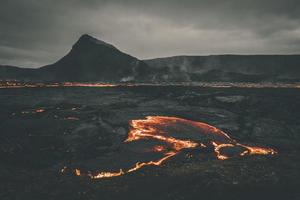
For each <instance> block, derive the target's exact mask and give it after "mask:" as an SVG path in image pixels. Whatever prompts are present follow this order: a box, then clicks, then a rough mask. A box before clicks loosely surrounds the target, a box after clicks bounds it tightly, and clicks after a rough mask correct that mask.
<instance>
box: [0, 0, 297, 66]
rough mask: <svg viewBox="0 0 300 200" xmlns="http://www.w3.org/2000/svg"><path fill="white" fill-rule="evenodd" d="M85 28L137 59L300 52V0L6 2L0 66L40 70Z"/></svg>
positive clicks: (1, 14)
mask: <svg viewBox="0 0 300 200" xmlns="http://www.w3.org/2000/svg"><path fill="white" fill-rule="evenodd" d="M84 33H88V34H91V35H93V36H94V37H97V38H98V39H101V40H103V41H106V42H109V43H112V44H113V45H115V46H116V47H117V48H119V49H120V50H122V51H125V52H127V53H129V54H131V55H133V56H135V57H138V58H140V59H144V58H154V57H164V56H172V55H208V54H229V53H230V54H231V53H232V54H300V1H299V0H1V2H0V64H10V65H18V66H23V67H38V66H42V65H46V64H50V63H53V62H55V61H56V60H58V59H59V58H61V57H62V56H63V55H65V54H66V53H67V52H68V51H69V50H70V48H71V46H72V44H73V43H75V42H76V40H77V39H78V37H80V35H82V34H84Z"/></svg>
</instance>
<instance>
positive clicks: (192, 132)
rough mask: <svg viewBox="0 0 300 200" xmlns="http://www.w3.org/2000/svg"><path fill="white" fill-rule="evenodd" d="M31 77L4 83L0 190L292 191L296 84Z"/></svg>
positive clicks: (174, 194) (60, 195) (299, 97)
mask: <svg viewBox="0 0 300 200" xmlns="http://www.w3.org/2000/svg"><path fill="white" fill-rule="evenodd" d="M6 85H7V84H6ZM8 85H9V84H8ZM32 85H34V84H32ZM35 86H36V87H24V86H22V87H21V86H20V85H19V87H3V88H2V89H0V109H1V113H0V119H1V123H0V130H1V135H0V137H1V140H0V143H1V145H0V147H1V149H0V155H1V164H0V175H1V176H0V177H1V179H0V181H1V187H0V194H1V196H0V198H1V199H3V200H4V199H70V200H71V199H72V200H75V199H109V200H110V199H162V200H164V199H200V198H204V199H221V198H223V197H226V198H227V199H229V198H230V199H298V198H299V195H300V193H299V185H300V181H299V180H300V173H299V166H300V158H299V153H300V135H299V131H300V127H299V124H300V123H299V122H300V112H299V107H300V93H299V88H297V87H291V88H289V87H279V88H277V87H275V88H270V87H268V86H263V85H261V87H236V86H232V87H221V85H219V86H218V87H216V86H215V85H211V87H209V86H187V85H180V84H177V85H138V84H136V85H125V84H124V85H107V84H106V85H100V84H98V85H92V84H75V85H73V86H72V87H68V86H70V84H63V85H55V86H53V85H52V86H53V87H46V86H45V85H35Z"/></svg>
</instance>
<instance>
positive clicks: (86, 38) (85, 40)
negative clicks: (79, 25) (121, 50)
mask: <svg viewBox="0 0 300 200" xmlns="http://www.w3.org/2000/svg"><path fill="white" fill-rule="evenodd" d="M82 44H92V45H103V46H106V47H110V48H114V49H116V47H114V46H113V45H111V44H108V43H106V42H104V41H102V40H99V39H97V38H95V37H93V36H90V35H88V34H83V35H82V36H80V38H79V39H78V41H77V42H76V43H75V45H74V46H81V45H82Z"/></svg>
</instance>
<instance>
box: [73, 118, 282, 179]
mask: <svg viewBox="0 0 300 200" xmlns="http://www.w3.org/2000/svg"><path fill="white" fill-rule="evenodd" d="M130 127H131V128H130V131H129V133H128V138H127V139H126V140H125V142H124V145H125V146H126V145H129V143H133V142H135V143H138V142H140V143H141V144H143V145H144V144H146V143H147V142H148V143H150V145H152V143H151V142H159V143H160V144H159V145H153V147H152V148H151V151H152V153H153V154H156V155H160V158H159V159H156V160H149V161H144V162H137V163H136V164H135V165H134V166H132V167H129V168H123V169H120V170H119V171H117V172H113V171H100V172H95V173H91V172H86V173H85V172H82V171H81V170H79V169H75V170H74V174H75V175H77V176H83V175H84V176H88V177H90V178H91V179H101V178H109V177H116V176H121V175H124V174H128V173H131V172H134V171H136V170H139V169H141V168H143V167H145V166H151V165H152V166H159V165H161V164H162V163H164V162H165V161H166V160H168V159H170V158H171V157H174V156H175V155H177V154H178V153H180V152H181V151H182V150H183V149H195V148H202V149H205V148H206V149H208V150H209V149H211V150H212V153H213V154H214V155H215V156H216V158H217V159H219V160H225V159H228V158H230V157H233V156H245V155H273V154H276V151H275V150H273V149H271V148H263V147H250V146H246V145H243V144H240V143H237V142H236V141H235V140H233V139H232V138H230V137H229V135H227V134H226V133H225V132H223V131H221V130H219V129H217V128H216V127H213V126H211V125H208V124H205V123H202V122H196V121H191V120H186V119H181V118H177V117H165V116H148V117H146V119H141V120H132V121H130ZM148 145H149V144H148ZM144 157H145V156H144Z"/></svg>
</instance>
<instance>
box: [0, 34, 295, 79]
mask: <svg viewBox="0 0 300 200" xmlns="http://www.w3.org/2000/svg"><path fill="white" fill-rule="evenodd" d="M0 79H1V80H20V81H40V82H44V81H48V82H56V81H58V82H67V81H70V82H76V81H77V82H78V81H80V82H123V81H131V82H189V81H195V82H198V81H208V82H210V81H214V82H215V81H220V82H221V81H222V82H223V81H228V82H265V81H269V82H298V81H300V55H297V54H290V55H259V54H258V55H239V54H224V55H207V56H197V55H196V56H189V55H187V56H185V55H182V56H172V57H163V58H154V59H146V60H139V59H138V58H136V57H134V56H131V55H129V54H126V53H124V52H122V51H120V50H119V49H118V48H116V47H115V46H114V45H112V44H109V43H106V42H104V41H101V40H99V39H97V38H95V37H92V36H90V35H88V34H83V35H82V36H81V37H80V38H79V39H78V40H77V41H76V42H75V43H74V45H73V46H72V48H71V50H70V51H69V52H68V53H67V54H66V55H65V56H63V57H62V58H61V59H59V60H58V61H57V62H55V63H53V64H50V65H46V66H42V67H40V68H37V69H32V68H20V67H15V66H4V65H3V66H1V65H0Z"/></svg>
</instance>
